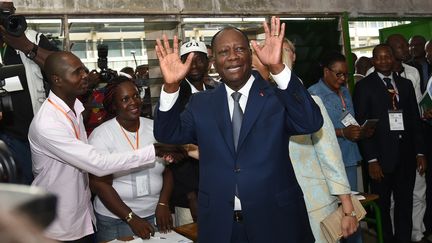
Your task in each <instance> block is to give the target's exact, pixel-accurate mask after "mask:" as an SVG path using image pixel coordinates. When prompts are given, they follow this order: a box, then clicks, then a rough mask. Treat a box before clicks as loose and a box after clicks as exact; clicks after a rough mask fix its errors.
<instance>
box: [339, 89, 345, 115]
mask: <svg viewBox="0 0 432 243" xmlns="http://www.w3.org/2000/svg"><path fill="white" fill-rule="evenodd" d="M338 95H339V98H340V100H341V102H342V111H346V103H345V100H344V98H343V96H342V92H341V91H340V90H339V91H338Z"/></svg>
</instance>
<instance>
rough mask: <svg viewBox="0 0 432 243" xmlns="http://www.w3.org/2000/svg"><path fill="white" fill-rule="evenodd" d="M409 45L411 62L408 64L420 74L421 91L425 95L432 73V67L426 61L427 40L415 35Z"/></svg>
mask: <svg viewBox="0 0 432 243" xmlns="http://www.w3.org/2000/svg"><path fill="white" fill-rule="evenodd" d="M408 44H409V53H410V55H411V60H410V61H408V62H407V64H408V65H411V66H413V67H415V68H417V70H418V72H419V74H420V90H421V92H422V93H424V91H425V90H426V85H427V82H428V80H429V77H430V75H431V72H432V67H431V66H430V64H429V63H428V62H427V59H426V52H425V45H426V39H425V38H424V37H423V36H421V35H415V36H413V37H411V38H410V39H409V41H408Z"/></svg>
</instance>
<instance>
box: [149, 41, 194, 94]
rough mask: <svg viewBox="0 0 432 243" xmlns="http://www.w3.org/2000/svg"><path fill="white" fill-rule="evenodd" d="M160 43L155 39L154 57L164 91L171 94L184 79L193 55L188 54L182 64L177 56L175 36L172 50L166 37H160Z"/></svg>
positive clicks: (177, 49)
mask: <svg viewBox="0 0 432 243" xmlns="http://www.w3.org/2000/svg"><path fill="white" fill-rule="evenodd" d="M162 41H163V43H162ZM162 41H161V40H160V39H159V38H158V39H156V55H157V57H158V59H159V65H160V68H161V71H162V75H163V78H164V91H165V92H168V93H173V92H176V91H177V90H178V88H179V86H180V81H181V80H183V79H184V77H186V74H187V73H188V71H189V69H190V67H191V63H192V58H193V56H194V54H193V53H190V54H189V56H188V57H187V59H186V61H185V63H183V62H182V61H181V59H180V56H179V45H178V39H177V36H174V42H173V47H172V48H171V46H170V44H169V41H168V37H167V36H166V35H162Z"/></svg>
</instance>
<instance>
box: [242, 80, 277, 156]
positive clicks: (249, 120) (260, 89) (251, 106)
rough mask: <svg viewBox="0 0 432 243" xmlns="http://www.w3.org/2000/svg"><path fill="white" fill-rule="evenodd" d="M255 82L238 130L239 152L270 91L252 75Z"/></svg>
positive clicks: (264, 83)
mask: <svg viewBox="0 0 432 243" xmlns="http://www.w3.org/2000/svg"><path fill="white" fill-rule="evenodd" d="M254 76H255V81H254V83H253V84H252V87H251V89H250V91H249V97H248V101H247V104H246V110H245V113H244V116H243V122H242V126H241V130H240V137H239V142H238V145H237V149H238V150H239V149H240V147H241V145H242V144H243V142H244V140H245V139H246V137H247V135H248V134H249V132H250V130H251V128H252V126H253V124H254V123H255V121H256V119H257V118H258V116H259V114H260V113H261V110H262V108H263V107H264V104H265V103H266V101H267V98H268V96H269V93H270V90H269V89H268V87H269V84H268V83H267V81H265V80H263V79H262V78H261V77H260V76H259V75H254Z"/></svg>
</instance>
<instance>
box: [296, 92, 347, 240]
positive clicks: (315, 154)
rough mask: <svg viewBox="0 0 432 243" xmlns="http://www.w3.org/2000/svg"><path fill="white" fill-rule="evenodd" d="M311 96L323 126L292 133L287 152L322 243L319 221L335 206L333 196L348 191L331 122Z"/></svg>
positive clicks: (312, 222) (317, 236) (315, 97)
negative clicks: (296, 134) (305, 132)
mask: <svg viewBox="0 0 432 243" xmlns="http://www.w3.org/2000/svg"><path fill="white" fill-rule="evenodd" d="M312 97H313V98H314V100H315V102H316V103H317V104H318V106H319V107H320V109H321V113H322V116H323V118H324V125H323V127H322V128H321V129H320V130H319V131H318V132H316V133H314V134H311V135H300V136H292V137H291V138H290V143H289V151H290V157H291V161H292V164H293V167H294V171H295V174H296V177H297V180H298V182H299V184H300V187H301V188H302V190H303V193H304V198H305V202H306V208H307V210H308V215H309V221H310V224H311V228H312V231H313V234H314V237H315V239H316V242H317V243H319V242H323V243H326V240H325V238H324V236H323V235H322V232H321V229H320V226H319V224H320V222H321V221H322V220H323V219H324V218H325V217H326V216H327V215H329V214H330V213H331V212H333V211H334V210H335V209H336V208H337V197H336V196H333V195H340V194H349V193H350V192H351V191H350V187H349V184H348V179H347V176H346V173H345V168H344V164H343V162H342V155H341V151H340V148H339V144H338V142H337V140H336V134H335V131H334V127H333V124H332V122H331V120H330V117H329V115H328V114H327V111H326V109H325V107H324V104H323V103H322V101H321V99H320V98H319V97H317V96H312Z"/></svg>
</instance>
